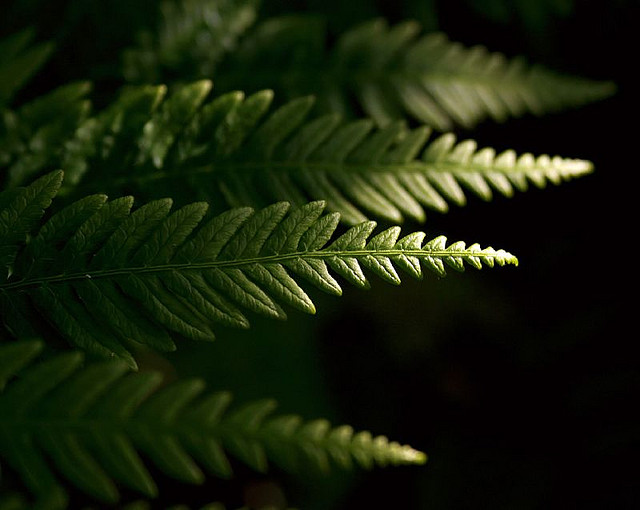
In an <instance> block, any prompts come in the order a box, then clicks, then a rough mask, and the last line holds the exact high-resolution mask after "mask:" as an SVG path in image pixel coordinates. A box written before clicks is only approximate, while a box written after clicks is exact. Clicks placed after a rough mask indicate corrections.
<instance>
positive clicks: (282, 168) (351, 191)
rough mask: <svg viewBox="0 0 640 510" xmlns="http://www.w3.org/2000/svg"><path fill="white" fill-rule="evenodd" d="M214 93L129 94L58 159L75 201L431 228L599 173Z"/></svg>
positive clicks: (448, 137)
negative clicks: (318, 208) (497, 198)
mask: <svg viewBox="0 0 640 510" xmlns="http://www.w3.org/2000/svg"><path fill="white" fill-rule="evenodd" d="M210 89H211V83H210V82H208V81H206V80H205V81H200V82H194V83H191V84H188V85H184V86H181V87H177V88H175V89H173V90H172V91H171V92H170V93H168V94H167V89H166V87H164V86H157V87H147V86H145V87H140V88H134V89H127V90H126V91H124V92H123V94H122V96H121V97H120V98H119V99H118V100H116V101H115V102H114V103H113V104H112V105H111V106H110V107H108V108H107V109H105V110H103V111H101V112H99V113H97V114H96V115H94V116H92V117H90V118H88V119H86V120H85V121H83V122H81V123H80V124H79V125H78V127H77V128H76V134H75V135H74V136H73V137H72V138H71V139H70V140H68V141H67V142H66V143H64V144H63V147H64V149H63V150H62V151H59V152H58V154H57V155H56V154H55V153H54V154H50V155H49V156H48V159H47V160H46V161H47V162H48V165H49V166H53V165H57V166H58V167H60V168H65V175H66V178H65V182H66V185H65V193H66V194H67V195H69V194H74V193H75V194H76V196H77V195H84V194H87V193H89V192H94V191H98V192H101V193H102V192H107V193H109V194H111V193H112V192H115V193H120V192H121V190H122V189H126V190H133V191H135V193H136V194H137V195H141V196H143V197H144V198H145V199H153V198H158V197H163V196H172V197H174V198H175V199H177V200H179V201H180V198H181V197H182V196H184V197H186V199H183V200H182V201H181V202H182V203H187V202H188V201H192V200H193V199H194V197H197V198H198V199H201V200H204V201H207V202H209V203H214V204H226V205H228V206H231V207H241V206H250V207H264V206H266V205H268V204H271V203H273V202H276V201H287V202H290V203H292V204H294V205H296V206H300V205H303V204H305V203H307V202H309V201H312V200H324V201H326V202H327V206H328V209H330V210H331V211H335V212H339V213H340V215H341V218H342V221H343V222H344V223H346V224H348V225H355V224H357V223H360V222H362V221H365V220H367V219H368V218H369V217H372V218H381V219H384V220H388V221H391V222H395V223H399V222H401V221H403V219H404V218H405V217H406V218H409V219H412V220H416V221H424V220H425V216H426V214H425V209H432V210H435V211H438V212H446V211H447V210H448V208H449V204H455V205H458V206H462V205H464V204H465V203H466V201H467V197H466V193H465V192H466V191H469V192H471V193H472V194H473V195H475V196H477V197H479V198H481V199H482V200H486V201H489V200H491V199H492V198H493V196H494V194H495V193H498V194H500V195H503V196H507V197H509V196H512V195H513V194H514V192H515V190H520V191H525V190H526V189H527V188H528V186H529V185H530V184H531V183H533V184H534V185H535V186H537V187H541V188H542V187H545V186H546V185H547V183H548V182H551V183H554V184H559V183H560V182H562V181H565V180H569V179H572V178H575V177H579V176H581V175H584V174H586V173H589V172H590V171H591V170H592V165H591V163H589V162H587V161H583V160H576V159H568V158H560V157H549V156H546V155H542V156H538V157H534V156H532V155H531V154H522V155H516V154H515V153H514V152H513V151H510V150H507V151H505V152H503V153H501V154H498V155H496V153H495V151H494V150H493V149H490V148H483V149H478V148H477V147H476V144H475V143H474V142H473V141H470V140H466V141H462V142H457V141H456V138H455V136H454V135H453V134H444V135H440V136H438V137H435V138H434V139H433V140H432V141H429V137H430V134H431V130H430V129H429V128H427V127H424V126H422V127H418V128H414V129H410V128H408V127H407V126H406V125H405V123H404V122H395V123H392V124H389V125H388V126H386V127H384V128H376V127H375V125H374V123H373V122H372V121H370V120H366V119H361V120H356V121H348V122H347V121H342V120H341V119H340V118H339V117H338V116H336V115H333V114H330V115H324V116H319V117H318V116H315V115H313V114H312V113H311V110H312V108H313V105H314V99H313V98H312V97H302V98H298V99H296V100H293V101H290V102H288V103H286V104H285V105H283V106H281V107H279V108H275V109H272V108H271V104H272V102H273V94H272V93H271V91H268V90H265V91H261V92H258V93H256V94H253V95H250V96H248V97H246V98H245V96H244V95H243V94H242V93H240V92H234V93H230V94H223V95H222V96H218V97H215V98H213V99H211V100H207V99H206V98H207V95H208V93H209V91H210ZM45 154H46V153H44V152H43V157H44V155H45ZM20 161H22V160H20ZM43 161H44V160H43ZM16 168H19V169H20V170H19V171H18V170H16ZM34 168H35V167H32V168H30V170H29V171H23V170H24V169H25V166H24V165H22V166H15V165H14V167H11V168H10V169H9V175H10V183H11V184H15V183H24V179H25V177H27V176H28V175H30V173H31V172H32V171H33V170H34ZM39 168H41V167H39ZM14 170H15V171H14ZM87 172H90V178H88V177H89V176H87V175H86V174H87ZM85 176H86V177H87V179H86V180H83V179H84V177H85ZM84 182H86V185H84V186H83V185H82V184H83V183H84ZM221 210H223V208H220V211H221Z"/></svg>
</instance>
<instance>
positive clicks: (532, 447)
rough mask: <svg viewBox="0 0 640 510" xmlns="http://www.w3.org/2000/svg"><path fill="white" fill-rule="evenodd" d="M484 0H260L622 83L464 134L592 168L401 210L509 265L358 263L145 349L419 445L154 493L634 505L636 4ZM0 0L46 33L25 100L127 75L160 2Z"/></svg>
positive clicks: (243, 389)
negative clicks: (399, 26)
mask: <svg viewBox="0 0 640 510" xmlns="http://www.w3.org/2000/svg"><path fill="white" fill-rule="evenodd" d="M482 3H483V2H481V1H479V0H476V1H475V2H472V0H464V1H463V0H449V1H440V2H437V1H435V2H431V1H427V0H425V1H424V2H420V1H419V0H414V1H406V2H396V3H390V4H387V3H382V2H365V1H362V0H357V1H356V0H354V1H352V2H345V3H343V4H341V3H339V2H336V1H332V0H323V1H322V2H320V1H311V0H310V1H308V2H302V1H289V2H286V1H272V2H269V1H268V0H265V2H264V14H265V15H268V14H279V13H282V12H291V11H310V12H320V13H324V14H327V15H328V16H329V20H330V24H329V25H330V27H331V28H332V29H333V30H335V31H336V32H338V31H340V30H342V29H344V28H346V27H348V26H350V25H352V24H353V23H355V22H357V21H360V20H363V19H367V18H369V17H371V16H376V15H384V16H386V17H387V18H388V19H389V21H390V22H391V23H393V22H396V21H400V20H401V19H404V18H406V17H417V18H418V19H419V20H420V21H421V22H422V23H423V24H424V25H425V27H427V28H439V29H441V30H443V31H445V32H446V33H447V34H448V35H449V36H450V38H451V39H453V40H457V41H460V42H463V43H465V44H467V45H472V44H478V43H480V44H484V45H486V46H487V47H488V48H489V49H491V50H495V51H502V52H504V53H505V54H507V55H509V56H515V55H521V54H522V55H526V56H527V57H529V59H530V60H531V61H534V62H538V63H541V64H544V65H546V66H548V67H553V68H556V69H558V70H561V71H564V72H568V73H572V74H577V75H579V76H584V77H588V78H594V79H603V80H613V81H615V82H616V84H617V86H618V93H617V94H616V95H615V96H614V97H613V98H611V99H608V100H606V101H603V102H600V103H597V104H593V105H589V106H587V107H583V108H580V109H579V110H574V111H568V112H563V113H558V114H553V115H549V116H545V117H542V118H534V117H529V116H528V117H525V118H522V119H518V120H510V121H509V122H508V123H506V124H504V125H496V124H493V123H490V122H487V123H484V124H482V125H481V126H480V127H479V128H477V129H476V130H474V131H473V132H472V133H461V136H463V137H464V136H470V137H473V138H474V139H476V140H477V141H478V142H479V145H480V146H484V145H490V146H493V147H496V148H497V149H507V148H513V149H515V150H517V151H519V152H524V151H531V152H533V153H535V154H541V153H549V154H551V155H555V154H558V155H562V156H566V157H577V158H583V159H589V160H591V161H593V162H594V163H595V166H596V171H595V173H594V174H592V175H590V176H587V177H584V178H581V179H578V180H576V181H572V182H570V183H567V184H563V185H561V186H559V187H555V186H552V185H551V186H550V187H548V188H547V189H545V190H537V189H531V190H530V191H529V192H527V193H524V194H523V193H519V194H517V195H516V196H515V197H513V198H511V199H504V198H499V197H497V198H496V199H495V200H494V201H492V202H491V203H489V204H487V203H483V202H480V201H479V200H475V199H471V200H470V203H469V204H468V206H466V207H465V208H462V209H454V210H452V211H451V212H450V213H449V214H447V215H446V216H439V215H436V214H432V215H431V216H430V217H429V219H428V223H427V224H426V225H407V226H406V227H404V228H405V230H406V231H408V230H412V229H426V231H427V233H428V234H433V235H434V236H435V235H437V234H440V233H444V234H446V235H447V236H448V237H449V239H451V240H458V239H463V240H465V241H468V242H475V241H478V242H480V243H481V244H482V245H483V246H486V245H493V246H494V247H496V248H498V247H499V248H504V249H507V250H508V251H510V252H512V253H514V254H516V255H517V256H518V258H519V260H520V266H519V267H518V268H503V269H496V270H486V271H482V272H475V271H472V270H469V271H467V272H466V273H465V274H463V275H459V274H451V275H450V276H449V277H448V278H445V279H443V280H437V279H436V278H435V277H433V276H432V275H427V276H426V278H425V280H424V281H422V282H414V281H410V280H409V279H408V278H407V279H405V282H404V284H403V285H402V286H401V287H398V288H392V287H389V286H388V285H386V284H383V283H381V282H379V281H372V284H373V285H372V289H371V290H370V291H368V292H362V291H359V290H354V289H349V288H345V295H344V297H343V298H341V299H335V298H329V297H325V296H322V295H319V294H317V293H315V294H314V293H311V296H312V298H314V300H316V301H317V305H318V306H317V308H318V315H317V316H316V317H312V318H309V317H300V316H298V315H296V314H293V313H292V314H291V319H290V320H289V321H288V322H286V323H282V324H279V323H278V324H273V323H271V322H261V321H260V320H256V321H255V323H254V328H253V329H252V330H251V331H249V332H247V333H244V332H243V333H242V334H237V333H236V332H222V334H221V335H220V339H219V341H218V342H217V343H216V344H214V345H207V346H195V345H194V346H189V348H184V349H181V350H179V351H178V352H177V353H176V354H175V356H172V357H169V358H167V359H156V358H153V359H150V360H149V361H148V363H150V364H151V363H154V364H156V365H158V366H172V367H173V368H172V370H175V371H176V372H177V373H178V374H179V375H183V376H187V375H188V376H198V377H204V378H206V379H207V380H208V383H209V385H210V387H211V388H212V389H217V388H222V389H229V390H232V391H233V392H234V393H235V394H236V396H237V399H238V400H239V401H243V400H245V399H249V398H256V397H259V398H261V397H275V398H276V399H277V400H278V401H279V402H280V409H281V410H282V411H283V412H296V413H300V414H302V415H303V416H304V417H306V418H316V417H320V416H323V417H327V418H329V419H331V421H332V422H334V423H335V424H339V423H349V424H351V425H353V426H354V428H356V429H367V430H371V431H372V432H373V433H376V434H377V433H380V434H385V435H387V436H389V437H390V438H392V439H397V440H399V441H401V442H403V443H405V442H406V443H409V444H411V445H413V446H415V447H416V448H418V449H420V450H423V451H425V452H427V453H428V454H429V462H428V463H427V465H425V466H424V467H418V468H414V467H412V468H400V469H397V468H392V469H382V470H376V471H374V472H372V473H371V474H368V473H357V474H349V475H346V474H344V473H338V474H336V475H335V476H333V477H330V478H318V479H307V480H305V483H304V484H302V485H299V484H298V483H297V482H295V480H290V479H288V478H284V479H283V480H284V481H278V482H275V480H276V479H277V480H281V479H280V478H279V477H278V476H277V475H278V473H277V472H275V471H274V473H273V475H271V476H267V477H258V476H256V475H254V474H252V473H250V472H242V471H241V476H240V481H238V482H234V483H233V484H227V485H222V484H218V483H217V482H215V481H212V482H211V483H210V484H209V485H207V486H206V487H204V488H199V489H197V490H193V491H191V490H189V491H188V492H184V491H181V492H179V493H175V494H174V493H172V492H171V491H172V489H174V488H175V489H176V490H178V487H174V485H172V484H170V483H169V482H168V481H167V485H166V488H165V489H164V490H165V492H164V495H165V497H166V500H167V501H171V500H172V498H175V499H176V500H180V501H184V499H185V497H187V498H189V499H190V501H193V502H194V503H199V502H204V501H207V500H209V499H211V497H212V494H214V495H215V497H218V495H222V496H223V497H225V498H228V499H229V501H230V502H232V503H233V502H240V498H242V497H244V498H245V500H244V501H246V500H247V499H246V498H247V497H249V498H250V497H251V496H247V494H253V493H255V492H256V491H258V492H259V491H260V490H262V489H264V490H266V491H267V492H269V491H271V492H272V493H273V492H274V491H275V492H276V493H277V492H278V491H279V490H280V489H282V490H283V491H284V492H285V493H286V494H287V496H288V499H289V502H290V503H291V504H292V505H300V507H301V508H336V509H345V510H346V509H347V508H349V509H354V508H355V509H360V508H362V509H364V508H386V507H389V508H410V509H429V510H440V509H447V510H457V509H485V508H486V509H492V510H501V509H517V510H528V509H536V510H537V509H545V510H548V509H574V508H575V509H581V510H584V509H591V508H594V509H595V508H598V509H605V508H606V509H620V510H626V509H635V508H640V490H639V487H638V485H639V482H638V474H639V472H640V471H639V469H638V467H637V466H638V461H637V459H638V454H639V453H640V451H639V448H638V446H639V444H640V426H639V423H638V421H637V418H636V416H635V414H636V408H637V406H638V397H639V396H640V391H639V390H640V372H639V370H638V357H637V349H636V344H637V342H638V340H639V338H638V327H637V323H636V321H635V314H636V313H638V299H637V292H638V287H637V268H638V251H637V248H636V246H637V237H638V228H637V217H638V215H637V210H636V204H637V202H638V199H637V198H636V196H637V195H638V194H639V191H638V187H637V185H636V182H637V174H638V171H639V169H638V156H637V152H638V151H637V131H638V129H637V128H638V123H639V122H640V120H639V115H638V114H639V113H640V112H639V111H638V108H637V106H636V104H635V102H634V99H635V96H637V94H638V87H637V86H638V78H637V77H636V76H635V73H636V72H637V67H638V64H637V61H638V58H637V49H638V45H637V35H636V33H635V32H636V31H637V28H636V26H637V23H638V19H639V17H638V14H640V12H639V8H638V7H639V5H638V3H637V2H633V1H588V0H582V1H580V0H577V1H575V2H573V5H572V9H571V12H570V13H568V14H566V15H559V14H554V13H553V12H551V11H552V9H551V8H550V9H549V10H548V11H544V10H543V11H542V14H543V15H542V16H541V17H540V18H536V19H531V18H523V17H522V15H520V14H518V13H517V12H516V13H514V14H513V16H512V17H510V18H508V19H496V18H495V17H491V16H488V15H487V13H486V12H484V10H483V8H482ZM485 3H486V4H487V6H489V4H493V3H495V2H485ZM518 3H522V2H512V6H514V5H516V4H518ZM569 3H571V2H569ZM3 4H5V5H4V6H3V9H2V15H1V16H0V32H1V34H3V35H4V34H7V33H11V32H12V31H14V30H17V29H19V28H23V27H25V26H35V27H36V28H37V33H38V38H40V39H54V40H56V41H57V43H58V51H57V53H56V54H55V55H54V57H53V59H52V60H51V62H50V63H49V64H48V65H47V66H46V68H45V73H44V74H43V75H41V76H40V77H39V78H38V79H37V80H36V81H35V82H34V83H32V84H31V85H30V86H29V87H28V88H27V89H26V91H25V92H24V95H25V96H28V95H29V94H31V95H36V94H37V93H39V92H40V91H45V90H49V89H50V88H52V87H54V86H56V85H59V84H61V83H64V82H66V81H69V80H72V79H84V78H90V79H93V80H95V81H96V83H97V86H96V91H97V93H98V94H105V96H108V94H109V93H111V92H112V91H114V90H115V88H116V87H117V86H119V85H120V78H119V74H118V69H119V60H118V59H119V56H120V52H121V51H122V49H123V48H124V47H126V46H129V45H131V44H132V43H133V42H134V35H135V33H136V32H137V31H138V30H140V29H141V28H152V27H153V26H154V23H155V17H154V16H155V8H156V6H157V3H156V2H153V1H151V0H145V1H137V2H132V1H124V0H112V1H92V2H83V1H80V0H78V1H73V0H67V1H62V0H54V1H48V2H43V1H42V2H41V1H31V2H26V1H19V0H18V1H6V0H5V1H4V2H3ZM543 4H549V5H552V4H553V2H551V0H549V1H547V2H538V6H541V5H543ZM483 12H484V14H483ZM20 99H21V98H19V100H20ZM294 482H295V483H294ZM300 487H302V488H300ZM243 495H244V496H243ZM234 498H235V499H234Z"/></svg>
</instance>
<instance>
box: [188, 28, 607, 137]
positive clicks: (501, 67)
mask: <svg viewBox="0 0 640 510" xmlns="http://www.w3.org/2000/svg"><path fill="white" fill-rule="evenodd" d="M292 34H295V35H296V36H297V37H296V38H295V39H294V40H293V41H292ZM326 39H327V36H326V35H325V34H324V30H323V25H322V24H319V23H318V22H317V21H316V18H309V17H305V16H295V17H282V18H271V19H267V20H265V21H264V22H263V23H261V24H260V25H258V26H257V28H256V29H255V30H254V31H253V32H252V33H251V34H250V35H248V36H247V37H246V38H245V39H244V40H243V42H242V44H241V45H240V47H239V49H238V50H237V51H235V52H234V53H233V54H231V55H229V58H228V59H227V60H226V61H225V62H224V63H223V65H221V66H220V69H219V70H218V72H217V73H216V74H215V75H214V77H215V81H216V86H217V87H218V88H219V89H220V90H233V89H237V88H242V89H243V90H247V91H255V90H259V89H263V88H269V89H273V90H275V91H276V93H277V94H278V95H279V96H280V97H283V98H287V97H288V98H293V97H297V96H299V95H305V94H314V95H317V96H318V98H319V101H320V106H321V111H323V112H327V111H337V112H339V113H340V114H343V115H349V114H351V115H352V116H353V112H354V108H353V105H354V104H356V105H357V106H358V107H359V108H361V109H362V110H363V111H364V112H365V114H366V115H367V116H369V117H371V118H372V119H374V120H375V121H376V122H377V123H378V125H380V126H386V125H388V124H389V123H390V122H393V121H395V120H398V119H404V118H407V117H409V118H412V119H415V120H417V121H419V122H421V123H425V124H427V125H430V126H431V127H433V128H434V129H437V130H439V131H450V130H452V129H453V128H454V127H456V126H461V127H463V128H472V127H474V126H475V125H477V124H478V123H479V122H481V121H484V120H486V119H489V118H490V119H493V120H495V121H498V122H503V121H505V120H506V119H508V118H513V117H520V116H523V115H525V114H535V115H542V114H547V113H552V112H557V111H561V110H565V109H567V108H574V107H578V106H582V105H584V104H587V103H590V102H593V101H597V100H601V99H603V98H606V97H608V96H610V95H611V94H612V93H613V92H614V90H615V87H614V85H613V84H612V83H610V82H599V81H594V80H589V79H586V78H581V77H575V76H569V75H564V74H560V73H557V72H555V71H553V70H551V69H548V68H545V67H544V66H541V65H531V64H529V63H528V62H526V60H525V59H524V58H521V57H518V58H508V57H506V56H505V55H504V54H502V53H499V52H491V51H488V50H487V49H486V48H485V47H483V46H480V45H478V46H473V47H465V46H463V45H461V44H460V43H456V42H452V41H450V40H449V38H448V37H447V36H446V35H445V34H443V33H427V34H424V33H422V31H421V27H420V25H419V24H418V23H416V22H414V21H406V22H402V23H398V24H396V25H394V26H389V25H388V24H387V22H386V20H384V19H375V20H371V21H368V22H365V23H362V24H360V25H358V26H355V27H353V28H352V29H350V30H348V31H346V32H345V33H343V34H341V35H340V36H339V37H338V40H337V41H336V42H335V44H334V45H333V46H332V47H331V48H330V49H329V50H328V51H326V50H325V47H326V46H328V44H327V42H326ZM192 76H194V77H198V76H197V75H192ZM204 77H207V76H204Z"/></svg>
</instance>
